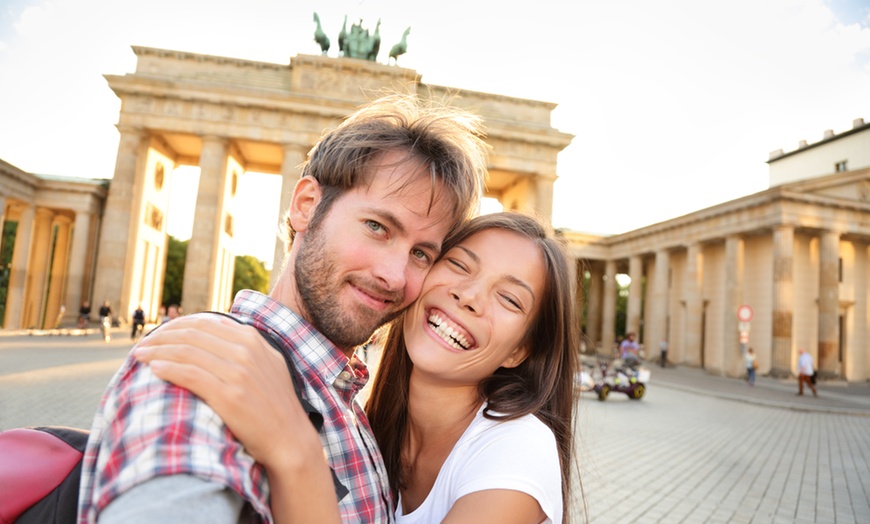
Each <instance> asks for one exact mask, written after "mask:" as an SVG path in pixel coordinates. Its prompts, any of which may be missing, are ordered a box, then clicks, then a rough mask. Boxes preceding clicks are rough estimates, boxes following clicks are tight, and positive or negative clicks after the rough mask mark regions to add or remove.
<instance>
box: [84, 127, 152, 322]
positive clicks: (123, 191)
mask: <svg viewBox="0 0 870 524" xmlns="http://www.w3.org/2000/svg"><path fill="white" fill-rule="evenodd" d="M119 131H120V133H121V136H120V139H119V142H118V156H117V158H116V160H115V174H114V175H113V176H112V181H111V183H110V184H109V195H108V196H107V197H106V205H105V207H104V209H103V221H102V232H101V233H100V249H99V252H98V255H97V269H96V275H95V277H96V279H95V282H94V297H93V306H96V305H97V304H102V303H103V302H104V301H106V300H108V301H110V303H111V304H112V310H113V311H114V312H116V313H117V314H119V315H121V314H124V313H123V312H124V309H123V305H124V304H123V302H124V301H123V300H122V299H123V297H124V296H125V295H129V291H128V290H129V288H130V286H131V285H132V283H131V280H132V278H133V277H132V274H133V268H132V263H131V257H132V252H133V250H134V249H135V246H136V241H137V237H138V225H139V222H138V221H139V212H138V210H139V208H138V207H133V206H134V200H135V196H136V194H137V193H141V188H140V191H137V188H136V179H137V176H138V177H139V178H140V179H141V178H142V176H143V175H144V172H145V161H146V158H145V157H146V156H147V154H146V153H147V147H148V143H147V139H148V136H147V133H146V132H145V131H143V130H141V129H136V128H129V127H120V128H119ZM131 209H135V210H136V212H135V213H131Z"/></svg>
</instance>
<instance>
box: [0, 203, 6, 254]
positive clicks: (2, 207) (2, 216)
mask: <svg viewBox="0 0 870 524" xmlns="http://www.w3.org/2000/svg"><path fill="white" fill-rule="evenodd" d="M5 223H6V195H0V234H2V233H3V224H5ZM0 247H2V246H0Z"/></svg>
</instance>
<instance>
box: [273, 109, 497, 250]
mask: <svg viewBox="0 0 870 524" xmlns="http://www.w3.org/2000/svg"><path fill="white" fill-rule="evenodd" d="M483 138H484V132H483V123H482V120H481V118H480V117H479V116H477V115H474V114H472V113H469V112H467V111H464V110H461V109H459V108H456V107H452V106H449V105H447V104H446V103H436V102H435V101H432V100H426V101H423V100H421V99H419V98H417V97H415V96H411V95H389V96H385V97H382V98H379V99H377V100H375V101H373V102H370V103H368V104H366V105H365V106H363V107H361V108H360V109H358V110H357V111H356V112H355V113H354V114H352V115H351V116H349V117H348V118H347V119H346V120H345V121H344V122H342V124H341V125H339V126H338V127H337V128H336V129H334V130H333V131H331V132H329V133H327V134H326V135H324V136H323V137H322V138H321V139H320V141H319V142H318V143H317V144H316V145H315V146H314V147H313V148H312V149H311V151H310V152H309V153H308V160H307V161H306V162H305V163H304V164H302V176H310V177H312V178H314V179H315V180H317V182H318V183H319V184H320V186H321V200H320V203H319V204H318V206H317V209H316V210H315V212H314V216H313V217H312V222H313V223H315V224H316V223H319V222H320V221H322V220H323V217H325V216H326V214H327V213H328V212H329V209H330V208H331V206H332V204H333V202H334V201H335V200H336V199H337V198H338V197H339V196H341V195H342V194H343V193H345V192H347V191H349V190H351V189H354V188H356V187H359V186H362V185H367V184H368V183H370V181H371V177H372V174H373V171H374V170H373V169H372V166H373V165H376V163H377V161H378V160H379V159H381V158H382V157H383V156H384V155H385V154H386V153H389V152H396V151H397V152H405V153H407V157H406V158H407V161H408V162H413V163H417V164H419V165H420V167H421V168H425V169H426V171H427V172H428V174H429V177H430V179H431V181H432V196H431V198H432V200H431V201H430V202H429V209H430V210H431V209H432V206H433V205H434V204H435V201H434V199H435V197H436V189H437V186H438V184H440V186H441V193H440V195H441V196H442V197H444V198H450V199H451V200H452V201H453V202H452V205H451V206H450V207H449V209H451V211H452V213H451V214H450V216H447V217H444V218H445V219H446V220H448V221H449V223H450V224H451V227H450V228H449V232H451V233H452V232H453V231H455V230H456V228H458V226H459V225H460V224H462V223H463V222H464V221H465V220H467V219H469V218H471V217H472V216H473V215H474V214H476V212H477V204H478V201H479V199H480V196H481V193H482V191H483V186H484V183H485V181H486V175H487V168H486V163H487V145H486V143H485V142H484V141H483ZM403 161H404V160H403ZM403 185H404V184H400V186H403ZM401 189H402V188H401V187H399V188H397V191H400V190H401ZM284 229H285V234H284V237H285V241H286V242H287V250H288V251H289V250H290V245H291V243H292V241H293V237H294V236H295V232H294V231H293V228H292V225H291V224H290V218H289V216H287V217H285V219H284Z"/></svg>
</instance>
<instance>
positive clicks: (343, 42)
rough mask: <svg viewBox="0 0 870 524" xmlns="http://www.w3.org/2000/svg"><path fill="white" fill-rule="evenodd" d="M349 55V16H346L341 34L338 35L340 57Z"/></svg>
mask: <svg viewBox="0 0 870 524" xmlns="http://www.w3.org/2000/svg"><path fill="white" fill-rule="evenodd" d="M346 55H347V15H344V23H343V24H341V32H340V33H338V56H346Z"/></svg>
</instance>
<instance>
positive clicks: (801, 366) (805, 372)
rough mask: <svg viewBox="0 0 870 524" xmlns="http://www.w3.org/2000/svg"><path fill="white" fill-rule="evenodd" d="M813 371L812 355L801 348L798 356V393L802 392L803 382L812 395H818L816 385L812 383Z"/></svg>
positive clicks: (801, 393)
mask: <svg viewBox="0 0 870 524" xmlns="http://www.w3.org/2000/svg"><path fill="white" fill-rule="evenodd" d="M814 372H815V369H814V368H813V356H812V355H810V352H809V351H807V350H806V349H801V350H800V357H798V393H797V394H798V395H803V394H804V384H806V385H807V386H809V388H810V389H811V390H812V391H813V396H814V397H817V396H819V395H818V393H816V385H815V384H813V373H814Z"/></svg>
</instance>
